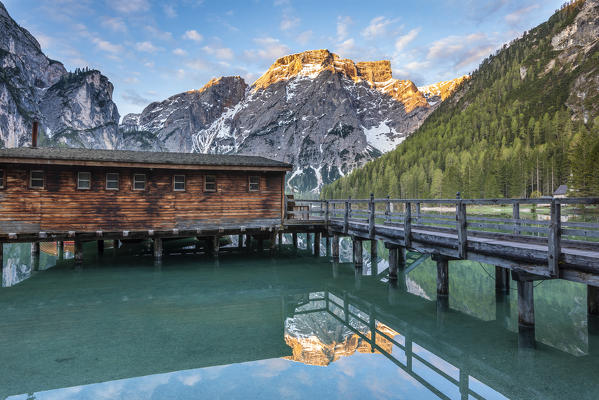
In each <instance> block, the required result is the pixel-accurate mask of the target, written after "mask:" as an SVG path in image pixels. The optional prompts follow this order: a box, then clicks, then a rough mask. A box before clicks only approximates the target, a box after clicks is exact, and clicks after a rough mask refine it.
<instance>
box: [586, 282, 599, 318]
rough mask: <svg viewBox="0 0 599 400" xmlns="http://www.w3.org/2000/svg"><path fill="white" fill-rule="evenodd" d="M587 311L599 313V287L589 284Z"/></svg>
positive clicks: (594, 313)
mask: <svg viewBox="0 0 599 400" xmlns="http://www.w3.org/2000/svg"><path fill="white" fill-rule="evenodd" d="M587 311H588V313H589V315H599V287H597V286H590V285H587Z"/></svg>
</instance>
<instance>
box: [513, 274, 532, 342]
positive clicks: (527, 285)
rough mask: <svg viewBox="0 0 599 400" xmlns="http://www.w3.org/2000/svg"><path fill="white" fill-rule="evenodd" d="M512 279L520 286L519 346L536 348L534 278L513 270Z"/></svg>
mask: <svg viewBox="0 0 599 400" xmlns="http://www.w3.org/2000/svg"><path fill="white" fill-rule="evenodd" d="M512 279H514V280H515V281H516V282H517V284H518V346H519V347H520V348H532V347H534V346H535V304H534V291H533V289H534V280H533V279H534V277H533V276H531V275H529V274H526V273H519V272H516V271H513V270H512Z"/></svg>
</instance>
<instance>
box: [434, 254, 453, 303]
mask: <svg viewBox="0 0 599 400" xmlns="http://www.w3.org/2000/svg"><path fill="white" fill-rule="evenodd" d="M433 260H435V261H436V262H437V297H448V296H449V260H448V259H447V258H446V257H443V256H439V255H437V256H434V257H433Z"/></svg>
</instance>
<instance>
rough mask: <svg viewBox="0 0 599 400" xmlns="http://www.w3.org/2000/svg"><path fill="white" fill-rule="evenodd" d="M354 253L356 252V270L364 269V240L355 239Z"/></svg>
mask: <svg viewBox="0 0 599 400" xmlns="http://www.w3.org/2000/svg"><path fill="white" fill-rule="evenodd" d="M353 251H354V266H355V267H356V268H362V263H363V260H362V258H363V257H362V240H360V239H358V238H355V237H354V242H353Z"/></svg>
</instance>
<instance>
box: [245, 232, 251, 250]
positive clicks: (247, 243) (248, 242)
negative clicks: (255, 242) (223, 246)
mask: <svg viewBox="0 0 599 400" xmlns="http://www.w3.org/2000/svg"><path fill="white" fill-rule="evenodd" d="M245 250H246V251H247V252H248V253H249V252H251V251H252V235H250V234H249V233H246V234H245Z"/></svg>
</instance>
